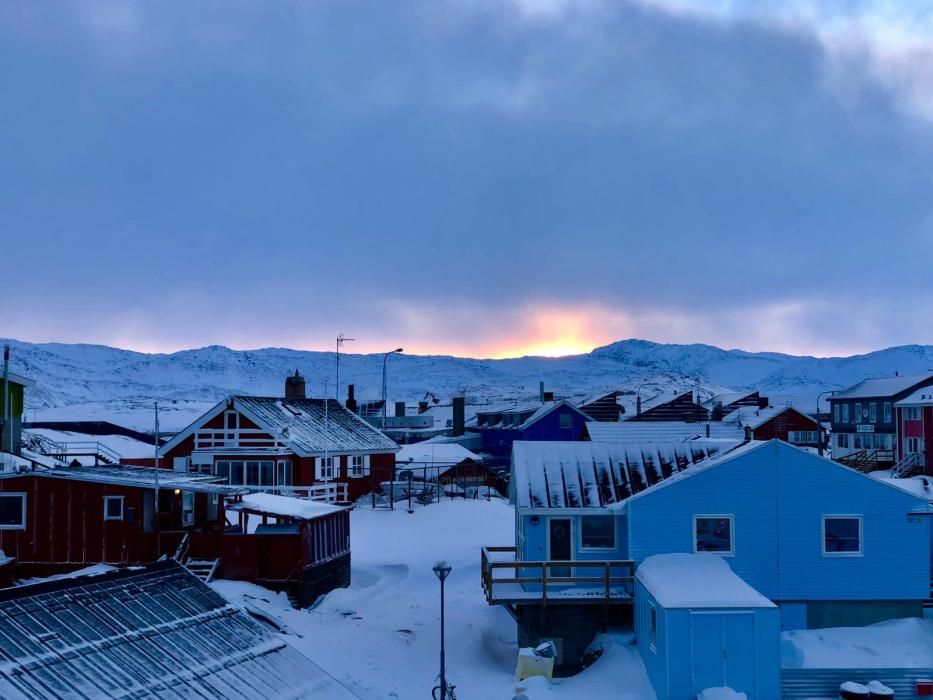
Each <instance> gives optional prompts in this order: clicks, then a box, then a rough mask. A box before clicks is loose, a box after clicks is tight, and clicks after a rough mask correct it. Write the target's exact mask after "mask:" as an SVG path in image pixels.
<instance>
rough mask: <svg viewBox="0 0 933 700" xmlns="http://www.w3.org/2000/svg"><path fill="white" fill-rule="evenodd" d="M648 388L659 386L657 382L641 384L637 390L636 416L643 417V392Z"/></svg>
mask: <svg viewBox="0 0 933 700" xmlns="http://www.w3.org/2000/svg"><path fill="white" fill-rule="evenodd" d="M646 386H653V387H657V386H659V385H658V384H656V383H655V382H644V383H643V384H639V385H638V388H637V389H635V415H636V416H640V415H641V390H642V389H644V388H645V387H646Z"/></svg>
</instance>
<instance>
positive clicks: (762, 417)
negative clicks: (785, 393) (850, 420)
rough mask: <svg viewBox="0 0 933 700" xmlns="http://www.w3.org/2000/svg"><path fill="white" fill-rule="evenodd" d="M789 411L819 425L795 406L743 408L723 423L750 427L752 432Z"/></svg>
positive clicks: (735, 411)
mask: <svg viewBox="0 0 933 700" xmlns="http://www.w3.org/2000/svg"><path fill="white" fill-rule="evenodd" d="M787 411H793V412H794V413H796V414H798V415H801V416H803V417H804V418H806V419H807V420H808V421H810V422H811V423H813V425H817V421H816V419H815V418H813V417H812V416H808V415H807V414H806V413H803V412H802V411H800V410H798V409H796V408H794V407H793V406H768V407H767V408H755V407H754V406H741V407H739V408H737V409H735V410H734V411H732V412H731V413H730V414H729V415H727V416H724V417H723V421H734V422H735V423H738V424H739V425H741V426H743V427H745V426H747V427H749V428H751V429H752V430H756V429H757V428H760V427H761V426H763V425H764V424H765V423H767V422H768V421H770V420H772V419H774V418H777V417H778V416H779V415H781V414H782V413H786V412H787Z"/></svg>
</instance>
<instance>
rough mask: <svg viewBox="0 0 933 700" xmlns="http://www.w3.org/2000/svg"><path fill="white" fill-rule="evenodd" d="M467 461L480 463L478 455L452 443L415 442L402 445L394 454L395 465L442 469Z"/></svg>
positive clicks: (480, 459)
mask: <svg viewBox="0 0 933 700" xmlns="http://www.w3.org/2000/svg"><path fill="white" fill-rule="evenodd" d="M468 459H472V460H473V461H474V462H479V461H482V458H481V457H480V456H479V455H478V454H476V453H475V452H471V451H470V450H468V449H467V448H465V447H463V446H462V445H458V444H457V443H454V442H416V443H415V444H413V445H402V448H401V449H400V450H399V451H398V452H396V453H395V463H396V464H398V465H404V464H408V463H411V464H417V465H419V466H424V465H430V466H432V467H444V466H453V465H455V464H460V463H461V462H463V461H466V460H468Z"/></svg>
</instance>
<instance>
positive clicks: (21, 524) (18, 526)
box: [0, 493, 26, 530]
mask: <svg viewBox="0 0 933 700" xmlns="http://www.w3.org/2000/svg"><path fill="white" fill-rule="evenodd" d="M25 529H26V494H25V493H4V494H0V530H25Z"/></svg>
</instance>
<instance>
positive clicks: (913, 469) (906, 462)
mask: <svg viewBox="0 0 933 700" xmlns="http://www.w3.org/2000/svg"><path fill="white" fill-rule="evenodd" d="M925 466H926V464H925V460H924V458H923V454H921V453H920V452H908V453H907V454H905V455H904V456H903V457H901V458H900V459H899V460H898V461H897V464H895V465H894V467H893V468H892V469H891V478H893V479H906V478H908V477H911V476H916V475H917V474H920V473H922V472H923V468H924V467H925Z"/></svg>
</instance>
